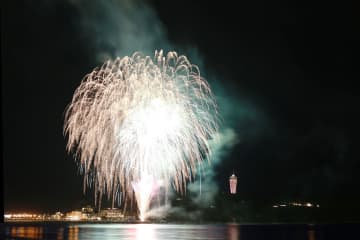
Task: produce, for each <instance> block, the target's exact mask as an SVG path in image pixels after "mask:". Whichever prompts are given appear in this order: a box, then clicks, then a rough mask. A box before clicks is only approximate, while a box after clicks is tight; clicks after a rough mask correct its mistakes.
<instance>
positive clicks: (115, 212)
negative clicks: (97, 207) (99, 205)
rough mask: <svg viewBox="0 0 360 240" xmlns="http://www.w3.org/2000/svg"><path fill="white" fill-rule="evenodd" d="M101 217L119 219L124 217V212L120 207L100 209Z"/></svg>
mask: <svg viewBox="0 0 360 240" xmlns="http://www.w3.org/2000/svg"><path fill="white" fill-rule="evenodd" d="M99 215H100V216H101V218H102V219H109V220H110V219H112V220H116V219H117V220H120V219H123V218H124V214H123V212H122V211H121V209H118V208H107V209H103V210H101V211H100V214H99Z"/></svg>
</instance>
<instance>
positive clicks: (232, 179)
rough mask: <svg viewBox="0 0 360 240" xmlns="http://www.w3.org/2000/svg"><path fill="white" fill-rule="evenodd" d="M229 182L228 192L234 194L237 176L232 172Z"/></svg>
mask: <svg viewBox="0 0 360 240" xmlns="http://www.w3.org/2000/svg"><path fill="white" fill-rule="evenodd" d="M229 184H230V193H231V194H236V185H237V177H236V176H235V174H234V173H233V174H232V175H231V176H230V178H229Z"/></svg>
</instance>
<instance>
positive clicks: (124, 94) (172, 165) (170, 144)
mask: <svg viewBox="0 0 360 240" xmlns="http://www.w3.org/2000/svg"><path fill="white" fill-rule="evenodd" d="M216 108H217V107H216V103H215V100H214V98H213V96H212V93H211V90H210V87H209V85H208V83H207V82H206V81H205V80H204V79H203V78H201V77H200V72H199V69H198V67H197V66H195V65H193V64H191V63H190V62H189V61H188V59H187V58H186V57H185V56H183V55H182V56H178V55H177V53H176V52H169V53H167V55H166V56H165V55H164V54H163V52H162V51H159V52H158V51H156V52H155V56H154V58H153V59H152V58H151V57H149V56H143V55H142V54H141V53H135V54H134V55H132V56H131V57H123V58H116V59H115V60H114V61H108V62H106V63H105V64H104V65H103V66H101V67H100V68H96V69H95V70H94V71H93V72H91V73H90V74H88V75H87V76H86V77H85V78H84V79H83V81H82V82H81V84H80V86H79V87H78V88H77V89H76V91H75V93H74V96H73V99H72V102H71V103H70V105H69V106H68V108H67V110H66V114H65V124H64V133H65V135H68V144H67V150H68V151H69V152H70V151H74V153H75V155H76V157H77V158H78V159H79V162H80V166H81V170H82V173H83V174H84V190H85V188H86V186H94V188H95V202H96V203H98V204H101V197H102V196H103V195H107V197H108V198H109V199H111V198H112V199H113V201H114V199H115V198H117V197H118V195H119V193H120V189H121V190H122V191H123V192H125V193H128V194H127V196H128V197H130V198H131V196H132V194H129V193H132V191H133V186H132V185H133V183H134V182H135V183H136V182H140V181H141V179H142V178H143V177H144V176H146V175H152V176H154V177H156V178H157V179H161V180H162V181H163V182H165V183H166V186H169V185H170V183H172V184H173V186H174V188H175V189H176V190H177V191H179V192H181V193H182V192H184V190H185V187H186V181H187V180H189V179H191V178H192V176H194V175H195V171H196V166H197V165H198V164H199V163H201V161H202V160H203V159H206V158H209V156H210V154H211V151H210V148H209V142H208V141H209V140H210V139H211V138H212V137H213V135H214V134H215V132H216V131H217V109H216ZM148 198H149V196H148ZM148 198H146V197H145V199H148ZM145 205H147V204H145ZM139 208H140V207H139Z"/></svg>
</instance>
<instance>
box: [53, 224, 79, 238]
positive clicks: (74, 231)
mask: <svg viewBox="0 0 360 240" xmlns="http://www.w3.org/2000/svg"><path fill="white" fill-rule="evenodd" d="M58 236H59V235H58ZM67 239H68V240H79V227H78V226H77V225H75V226H70V227H69V233H68V238H67Z"/></svg>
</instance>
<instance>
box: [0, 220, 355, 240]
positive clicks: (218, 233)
mask: <svg viewBox="0 0 360 240" xmlns="http://www.w3.org/2000/svg"><path fill="white" fill-rule="evenodd" d="M0 229H1V235H0V239H57V240H79V239H88V240H95V239H108V240H112V239H121V240H171V239H189V240H190V239H191V240H203V239H209V240H240V239H241V240H255V239H256V240H258V239H271V240H275V239H276V240H282V239H299V240H300V239H301V240H323V239H343V238H342V237H343V236H346V235H344V233H343V232H342V231H343V229H342V228H340V227H339V229H340V230H339V231H335V232H334V231H333V229H334V228H333V227H317V228H314V227H312V226H309V225H306V224H305V225H237V224H218V225H217V224H209V225H191V224H47V225H46V224H30V223H24V224H21V223H14V224H11V223H7V224H4V225H2V226H0ZM329 229H330V231H329ZM335 229H336V228H335ZM350 230H351V229H350ZM331 231H333V232H331ZM346 232H349V231H346ZM346 232H345V234H346ZM350 232H351V231H350ZM356 232H358V231H357V230H356ZM329 237H330V238H329ZM339 237H340V238H339ZM344 239H345V238H344ZM347 239H349V238H347ZM359 239H360V238H359Z"/></svg>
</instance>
